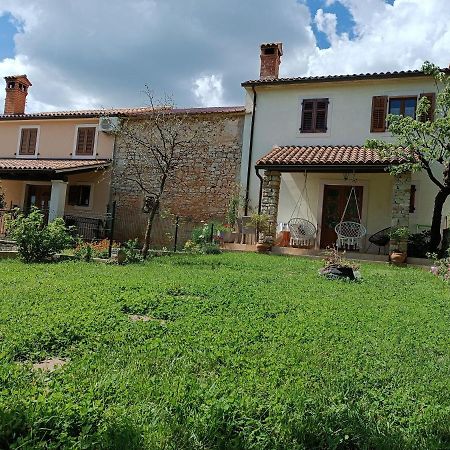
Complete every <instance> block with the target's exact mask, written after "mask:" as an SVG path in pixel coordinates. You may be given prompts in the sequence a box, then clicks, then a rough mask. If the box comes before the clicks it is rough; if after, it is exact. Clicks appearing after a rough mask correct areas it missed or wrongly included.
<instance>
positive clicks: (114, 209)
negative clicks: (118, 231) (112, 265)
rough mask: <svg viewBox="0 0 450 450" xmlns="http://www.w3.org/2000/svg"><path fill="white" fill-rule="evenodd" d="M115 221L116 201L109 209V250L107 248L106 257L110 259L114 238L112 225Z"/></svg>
mask: <svg viewBox="0 0 450 450" xmlns="http://www.w3.org/2000/svg"><path fill="white" fill-rule="evenodd" d="M115 221H116V201H115V200H114V201H113V204H112V209H111V226H110V229H109V248H108V256H109V258H111V251H112V244H113V237H114V223H115Z"/></svg>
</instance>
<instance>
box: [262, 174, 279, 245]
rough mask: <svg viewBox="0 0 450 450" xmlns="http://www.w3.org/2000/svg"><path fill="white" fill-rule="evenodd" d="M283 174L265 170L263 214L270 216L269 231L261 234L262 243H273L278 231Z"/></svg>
mask: <svg viewBox="0 0 450 450" xmlns="http://www.w3.org/2000/svg"><path fill="white" fill-rule="evenodd" d="M280 184H281V173H280V172H279V171H276V170H265V171H264V176H263V184H262V197H261V214H267V215H268V216H269V230H268V232H267V233H265V234H264V233H260V236H259V240H260V242H267V243H273V242H274V241H275V236H276V230H277V215H278V202H279V200H280Z"/></svg>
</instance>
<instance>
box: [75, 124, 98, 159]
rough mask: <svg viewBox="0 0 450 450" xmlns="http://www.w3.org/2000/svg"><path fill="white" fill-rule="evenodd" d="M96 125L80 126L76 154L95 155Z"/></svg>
mask: <svg viewBox="0 0 450 450" xmlns="http://www.w3.org/2000/svg"><path fill="white" fill-rule="evenodd" d="M96 131H97V129H96V127H84V126H80V127H78V132H77V144H76V147H75V155H77V156H93V155H94V146H95V133H96Z"/></svg>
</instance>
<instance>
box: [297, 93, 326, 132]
mask: <svg viewBox="0 0 450 450" xmlns="http://www.w3.org/2000/svg"><path fill="white" fill-rule="evenodd" d="M328 103H329V101H328V99H327V98H313V99H305V100H303V102H302V124H301V128H300V131H301V132H302V133H326V131H327V116H328Z"/></svg>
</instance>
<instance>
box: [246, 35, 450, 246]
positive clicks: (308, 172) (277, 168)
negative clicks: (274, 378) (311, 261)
mask: <svg viewBox="0 0 450 450" xmlns="http://www.w3.org/2000/svg"><path fill="white" fill-rule="evenodd" d="M282 55H283V47H282V44H281V43H268V44H263V45H262V46H261V49H260V60H261V66H260V78H259V79H256V80H250V81H246V82H244V83H242V86H243V87H244V89H245V93H246V118H245V125H244V136H243V152H242V169H241V183H242V185H243V186H245V188H246V197H247V200H248V205H249V206H248V208H247V212H248V210H249V209H250V208H253V210H259V211H262V212H263V213H267V214H269V216H270V218H271V221H272V223H273V224H274V226H272V229H271V231H270V235H271V237H272V239H276V235H275V234H276V227H277V226H278V229H280V228H281V227H282V225H281V224H287V223H289V221H290V219H292V218H301V219H307V220H308V221H309V222H311V223H312V224H313V225H314V227H315V228H316V231H317V233H316V234H315V238H314V244H313V245H314V247H315V248H316V249H320V248H326V247H328V246H331V245H334V244H335V243H336V240H337V235H336V232H335V227H336V225H337V224H338V223H340V222H341V221H343V220H344V221H354V222H360V223H362V224H363V226H364V228H365V229H366V233H365V234H364V236H363V238H362V239H361V240H360V242H359V243H358V245H356V246H357V247H358V249H359V250H367V249H368V248H369V247H370V243H369V242H368V237H369V236H371V235H373V234H374V233H377V232H378V231H380V230H383V229H386V228H388V227H391V226H395V227H398V226H406V227H409V228H410V230H411V231H412V232H416V231H420V230H423V229H426V228H427V227H429V226H430V224H431V218H432V210H433V202H434V196H435V194H436V188H435V186H434V185H433V184H432V183H431V182H430V181H429V179H428V177H427V175H426V174H424V173H413V174H412V175H411V174H404V175H401V176H398V177H393V176H391V175H390V174H389V173H388V172H387V171H386V169H387V167H388V165H389V164H390V162H391V161H388V160H386V159H384V158H381V157H380V156H379V155H378V154H377V153H376V152H373V151H371V150H369V149H367V148H365V147H364V143H365V142H366V140H367V139H368V138H377V139H381V140H386V141H389V140H391V139H392V136H391V135H390V133H389V132H388V131H387V129H386V115H387V114H388V113H391V114H403V115H411V116H414V115H415V113H416V105H417V102H418V100H419V98H420V97H421V96H423V95H426V96H427V97H428V98H429V100H430V101H431V103H432V104H433V102H434V99H435V93H436V86H435V82H434V79H433V78H432V77H430V76H427V75H425V74H424V73H422V72H421V71H418V70H412V71H401V72H386V73H367V74H359V75H338V76H315V77H296V78H279V66H280V62H281V58H282ZM430 115H432V111H430ZM394 162H395V161H394ZM350 194H352V195H350ZM449 212H450V211H449V206H448V205H446V206H445V208H444V216H447V215H448V214H449ZM444 219H445V220H446V217H445V218H444ZM445 220H444V221H443V223H442V226H443V227H446V226H447V224H446V223H445ZM284 227H286V225H284ZM372 250H373V251H377V250H378V249H377V248H376V247H373V246H372V247H371V248H370V250H369V251H372Z"/></svg>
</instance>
